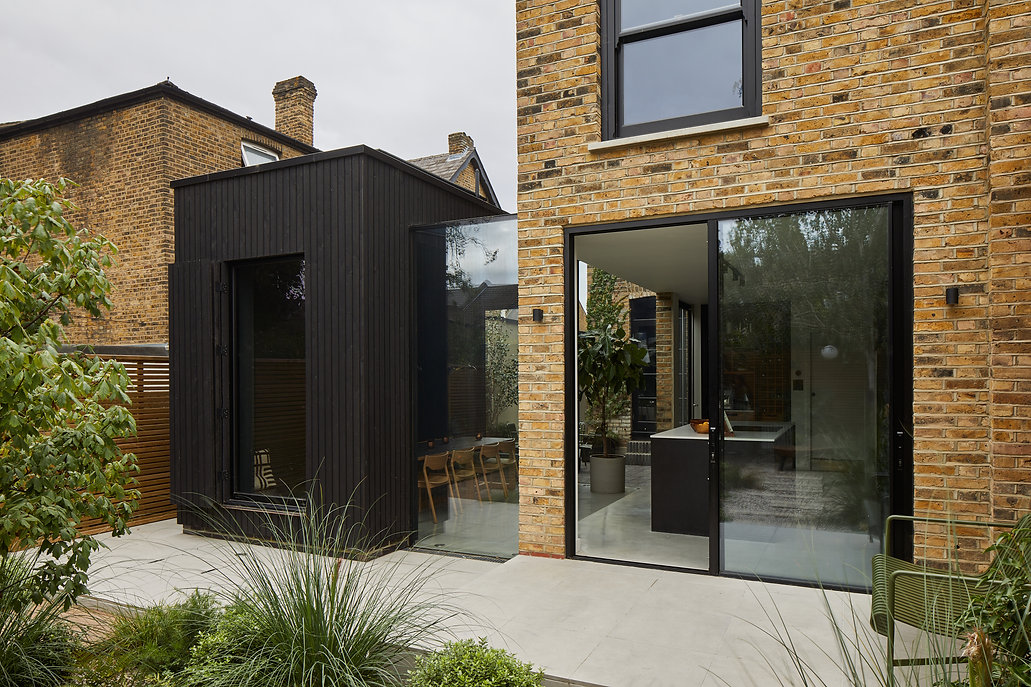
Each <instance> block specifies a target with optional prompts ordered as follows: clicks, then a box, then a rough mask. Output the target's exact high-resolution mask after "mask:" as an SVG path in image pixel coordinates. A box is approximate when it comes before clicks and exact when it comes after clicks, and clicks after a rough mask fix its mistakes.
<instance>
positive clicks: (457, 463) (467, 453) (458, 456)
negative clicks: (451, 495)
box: [451, 448, 490, 510]
mask: <svg viewBox="0 0 1031 687" xmlns="http://www.w3.org/2000/svg"><path fill="white" fill-rule="evenodd" d="M451 477H452V479H453V480H454V483H455V497H456V498H455V502H456V503H457V504H458V509H459V510H462V490H461V488H460V487H459V486H458V482H459V480H461V481H463V482H464V481H465V480H467V479H469V478H470V477H472V478H473V482H475V483H476V498H478V499H479V500H480V501H483V496H482V495H481V494H480V479H479V478H478V477H477V476H476V449H475V448H467V449H456V450H454V451H452V452H451ZM487 493H488V494H490V490H489V489H488V490H487Z"/></svg>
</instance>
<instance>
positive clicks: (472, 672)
mask: <svg viewBox="0 0 1031 687" xmlns="http://www.w3.org/2000/svg"><path fill="white" fill-rule="evenodd" d="M543 680H544V672H543V671H541V670H539V669H537V670H535V669H534V667H533V665H532V664H530V663H523V662H522V661H520V660H519V659H517V658H516V657H515V656H513V655H512V654H510V653H508V652H507V651H504V650H503V649H492V648H490V647H488V646H487V640H486V639H482V638H481V639H480V641H479V642H474V641H472V640H471V639H467V640H464V641H461V642H451V643H449V644H448V645H447V646H446V647H445V648H444V649H442V650H441V651H438V652H435V653H432V654H427V655H425V656H420V657H419V658H417V659H416V661H415V670H412V671H409V673H408V684H409V687H538V686H539V685H541V684H542V683H543Z"/></svg>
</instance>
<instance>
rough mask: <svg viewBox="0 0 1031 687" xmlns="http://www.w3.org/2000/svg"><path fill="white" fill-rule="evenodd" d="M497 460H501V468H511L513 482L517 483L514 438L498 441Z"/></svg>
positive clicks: (517, 471) (517, 473)
mask: <svg viewBox="0 0 1031 687" xmlns="http://www.w3.org/2000/svg"><path fill="white" fill-rule="evenodd" d="M498 460H500V461H501V470H502V471H504V470H505V469H506V468H509V467H511V468H513V470H512V475H513V477H514V479H513V482H514V483H515V484H519V454H517V453H516V442H515V439H508V440H506V441H499V442H498Z"/></svg>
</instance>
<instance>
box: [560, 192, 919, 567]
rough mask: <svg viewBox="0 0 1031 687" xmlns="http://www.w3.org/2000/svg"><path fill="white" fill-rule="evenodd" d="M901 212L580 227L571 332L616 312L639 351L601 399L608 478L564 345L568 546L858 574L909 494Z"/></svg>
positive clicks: (849, 208)
mask: <svg viewBox="0 0 1031 687" xmlns="http://www.w3.org/2000/svg"><path fill="white" fill-rule="evenodd" d="M908 212H909V205H908V201H907V200H906V199H905V198H895V197H893V198H889V199H880V200H877V199H873V200H869V201H866V204H861V203H860V201H856V202H855V203H854V204H852V205H849V204H847V203H845V202H840V203H834V204H831V203H828V204H823V205H814V206H806V207H804V208H803V207H799V208H790V209H784V210H782V211H779V212H778V211H776V210H771V211H766V212H765V214H763V213H762V212H751V213H743V212H742V213H734V214H732V213H723V214H721V215H716V216H712V217H708V218H704V219H702V218H699V219H697V220H695V221H693V222H691V223H686V222H681V223H662V222H660V221H650V222H642V223H637V224H631V225H621V226H619V227H612V228H609V227H602V228H594V229H584V230H581V231H576V232H573V233H572V236H571V239H572V240H571V247H572V251H573V255H574V256H575V262H574V263H573V265H575V267H576V268H577V270H578V273H577V276H576V279H575V282H574V283H573V284H572V285H571V286H572V287H573V288H574V291H575V293H576V294H577V296H576V298H575V301H574V303H575V305H576V310H577V312H576V314H577V315H578V316H577V317H576V319H573V320H572V321H573V322H576V323H577V337H576V340H577V341H578V342H582V340H583V339H584V338H585V337H587V338H590V337H591V336H596V335H594V334H592V333H591V332H592V331H593V330H595V329H599V328H600V325H599V324H598V323H599V322H602V323H604V319H603V317H604V316H605V315H606V313H609V317H610V318H611V319H613V321H614V322H615V323H616V325H619V327H621V329H622V330H624V336H625V337H627V338H628V340H629V342H630V343H636V344H637V345H639V346H640V347H642V348H643V349H644V350H645V353H646V355H645V361H646V362H647V367H646V369H645V370H643V372H642V380H641V383H640V384H639V386H638V387H637V388H635V389H634V390H632V391H631V392H630V393H628V394H625V396H626V398H622V397H617V398H616V401H615V402H611V403H610V405H611V406H612V408H606V410H607V414H608V415H609V417H608V422H607V425H606V426H607V430H606V431H607V432H608V434H610V435H611V436H610V441H609V442H608V444H609V447H607V448H611V447H612V446H613V445H614V446H615V447H616V450H615V451H614V453H616V454H620V456H621V460H622V462H623V464H624V466H623V468H622V473H623V475H622V476H623V477H624V480H623V482H622V483H621V484H620V485H619V488H618V489H614V490H613V489H610V488H609V486H608V484H607V483H606V484H605V486H604V487H602V486H600V479H599V478H600V477H602V474H601V473H599V472H598V469H599V468H600V467H601V466H602V464H601V460H599V454H600V453H601V452H602V450H603V449H604V448H606V447H605V446H603V442H602V440H601V432H600V431H599V429H598V428H599V427H600V426H601V425H600V423H599V422H598V418H599V416H600V410H601V409H599V408H598V407H592V406H591V405H590V404H589V403H586V402H583V401H580V399H585V398H589V397H590V394H587V393H585V392H586V391H587V390H586V389H585V388H584V387H583V383H584V382H583V379H584V378H589V377H583V376H582V375H580V367H581V363H582V360H581V358H580V357H576V358H574V359H573V360H575V361H577V367H576V370H577V377H576V379H577V383H576V388H575V389H576V393H577V394H578V404H577V405H576V406H575V408H576V427H577V430H578V431H577V432H576V433H575V435H574V440H575V441H576V444H575V446H576V451H575V454H574V453H572V452H571V453H570V455H571V458H570V460H571V462H573V463H574V465H573V467H572V469H571V470H570V474H571V475H572V478H571V480H570V483H569V486H570V488H571V489H575V493H576V497H575V501H574V502H575V505H576V509H575V520H572V519H571V524H573V525H575V534H573V535H572V536H571V537H570V543H571V545H572V546H574V547H575V549H574V550H575V552H576V555H579V556H585V557H590V558H601V559H612V560H620V561H631V562H637V563H644V564H651V565H662V566H673V567H680V568H689V569H700V570H706V571H708V572H710V573H713V574H720V573H725V574H733V575H743V576H748V577H753V576H754V577H760V578H764V579H783V580H794V581H803V582H821V583H823V584H825V585H830V586H847V587H863V586H866V585H867V584H868V583H869V575H870V572H869V566H870V558H871V556H872V555H873V554H874V553H875V552H877V551H879V550H880V547H881V543H880V539H881V533H882V530H883V525H884V520H885V518H886V517H887V515H888V514H889V513H892V512H907V510H908V509H909V508H910V507H911V504H912V486H911V485H912V482H911V480H912V467H911V465H912V459H911V454H910V450H911V449H910V446H909V442H908V437H909V436H910V433H909V429H908V428H909V427H910V424H911V421H910V408H911V406H912V400H911V399H912V397H911V388H912V357H911V356H912V338H911V337H912V334H911V332H912V319H911V318H912V311H911V307H910V305H909V304H911V303H912V292H911V286H910V285H909V282H911V279H910V278H909V276H908V275H909V274H910V272H909V269H910V264H911V263H910V260H911V256H910V254H909V252H910V250H911V247H910V243H909V241H910V239H909V238H907V237H906V227H908V226H909V224H908V221H907V219H906V217H907V214H908ZM642 304H647V305H648V310H647V313H645V314H642V313H643V310H644V308H643V305H642ZM645 315H647V317H645ZM645 320H647V326H644V325H643V324H642V323H644V322H645ZM616 329H619V328H618V327H617V328H616ZM579 347H580V348H581V349H582V348H583V346H579ZM579 355H580V356H581V357H582V356H583V355H584V351H583V350H581V351H580V352H579ZM643 401H647V402H648V404H647V411H648V414H647V420H648V421H649V424H647V425H645V424H644V423H643V422H642V419H644V418H645V415H644V413H643V411H642V409H643V408H645V404H644V403H643ZM574 461H575V462H574ZM904 539H905V538H904V537H903V538H900V541H901V542H902V543H903V544H904ZM896 553H899V554H900V555H903V556H904V555H905V551H901V550H900V551H899V552H896Z"/></svg>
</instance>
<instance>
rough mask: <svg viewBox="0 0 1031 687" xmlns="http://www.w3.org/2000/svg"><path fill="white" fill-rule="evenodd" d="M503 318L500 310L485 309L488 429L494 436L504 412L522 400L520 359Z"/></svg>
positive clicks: (485, 370) (484, 332) (485, 376)
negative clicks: (503, 324)
mask: <svg viewBox="0 0 1031 687" xmlns="http://www.w3.org/2000/svg"><path fill="white" fill-rule="evenodd" d="M503 322H504V320H503V319H502V318H501V314H500V312H498V311H488V312H487V313H485V316H484V320H483V338H484V370H483V377H484V379H483V382H484V386H485V387H486V389H487V407H486V415H487V432H488V433H489V434H492V435H495V436H497V435H498V433H499V431H500V430H501V428H500V417H501V413H503V412H504V411H505V410H506V409H508V408H510V407H512V406H513V405H515V404H516V403H518V402H519V362H518V360H517V359H516V356H515V355H514V354H513V352H512V350H511V349H512V347H511V345H510V343H509V340H508V335H507V334H506V333H505V330H504V328H503V326H502V323H503Z"/></svg>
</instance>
